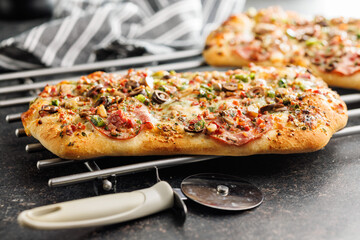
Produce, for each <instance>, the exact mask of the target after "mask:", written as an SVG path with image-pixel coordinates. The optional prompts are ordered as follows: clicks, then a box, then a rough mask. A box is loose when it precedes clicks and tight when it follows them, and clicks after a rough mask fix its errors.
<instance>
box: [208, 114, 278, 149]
mask: <svg viewBox="0 0 360 240" xmlns="http://www.w3.org/2000/svg"><path fill="white" fill-rule="evenodd" d="M242 118H244V116H242ZM255 123H256V125H253V123H252V121H251V119H250V118H246V119H243V121H241V124H239V125H238V126H237V127H230V128H229V126H228V125H227V124H226V123H225V122H224V121H221V120H219V119H218V120H217V121H213V122H209V124H215V125H216V126H217V130H216V131H215V132H212V133H210V134H209V135H210V137H211V138H213V139H216V140H218V141H220V142H223V143H226V144H231V145H236V146H241V145H244V144H246V143H248V142H251V141H253V140H255V139H257V138H259V137H261V136H262V135H263V134H265V133H266V132H268V131H269V130H270V129H271V127H272V118H271V117H269V116H261V117H258V118H257V119H256V121H255Z"/></svg>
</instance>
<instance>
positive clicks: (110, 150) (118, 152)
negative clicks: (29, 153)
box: [22, 97, 347, 159]
mask: <svg viewBox="0 0 360 240" xmlns="http://www.w3.org/2000/svg"><path fill="white" fill-rule="evenodd" d="M312 101H313V103H314V105H315V106H321V108H322V110H323V111H324V115H325V116H326V117H327V119H328V120H329V122H330V124H329V126H327V125H322V126H320V127H317V128H316V129H314V130H309V129H308V130H301V129H299V128H293V127H284V128H283V129H273V130H270V131H268V132H267V133H265V134H264V135H262V136H261V137H260V138H258V139H255V140H253V141H251V142H249V143H247V144H244V145H242V146H235V145H230V144H226V143H222V142H219V141H216V140H214V139H212V138H210V137H209V136H207V135H205V134H196V133H186V134H184V135H183V137H181V138H170V139H168V138H166V137H164V136H162V135H159V134H158V132H157V130H156V128H155V129H152V130H143V131H142V132H141V133H140V134H139V135H138V136H136V137H134V138H131V139H127V140H114V139H111V138H109V137H107V136H105V135H103V134H101V133H100V132H99V131H97V130H96V129H93V131H89V130H87V131H86V136H83V135H81V134H77V135H76V134H73V135H72V136H67V135H64V136H63V137H62V138H60V137H59V134H60V131H61V126H60V124H57V123H56V122H57V117H55V116H51V115H50V116H48V117H45V118H41V122H42V123H41V124H39V120H38V119H39V116H38V113H37V111H38V109H40V107H41V106H42V105H43V104H44V101H42V100H38V101H36V102H35V103H34V104H33V105H32V106H31V108H30V109H29V111H27V112H26V113H24V114H23V115H22V121H23V124H24V127H25V130H26V132H27V134H28V135H32V136H33V137H35V138H36V139H38V140H39V141H40V143H41V144H42V145H43V146H44V147H45V148H47V149H48V150H50V151H51V152H53V153H54V154H56V155H57V156H59V157H61V158H64V159H87V158H94V157H101V156H141V155H177V154H192V155H224V156H248V155H253V154H273V153H276V154H289V153H302V152H312V151H316V150H319V149H321V148H323V147H324V146H325V145H326V144H327V143H328V141H329V140H330V138H331V136H332V135H333V133H335V132H336V131H338V130H340V129H341V128H343V127H344V126H345V125H346V123H347V115H346V109H343V111H337V110H336V109H333V108H332V107H331V106H330V105H329V104H324V99H322V98H320V97H315V98H314V99H312ZM344 106H345V104H344ZM54 123H55V124H54Z"/></svg>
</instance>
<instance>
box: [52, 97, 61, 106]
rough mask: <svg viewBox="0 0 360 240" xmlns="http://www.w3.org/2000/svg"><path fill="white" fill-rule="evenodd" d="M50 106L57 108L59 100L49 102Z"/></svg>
mask: <svg viewBox="0 0 360 240" xmlns="http://www.w3.org/2000/svg"><path fill="white" fill-rule="evenodd" d="M51 105H53V106H59V100H57V99H54V100H52V101H51Z"/></svg>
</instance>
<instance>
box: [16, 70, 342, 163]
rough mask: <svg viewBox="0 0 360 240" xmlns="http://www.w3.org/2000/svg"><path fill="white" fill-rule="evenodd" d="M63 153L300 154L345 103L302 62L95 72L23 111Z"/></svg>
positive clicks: (326, 130)
mask: <svg viewBox="0 0 360 240" xmlns="http://www.w3.org/2000/svg"><path fill="white" fill-rule="evenodd" d="M22 122H23V125H24V127H25V131H26V133H27V134H28V135H32V136H34V137H35V138H36V139H38V140H39V141H40V142H41V143H42V144H43V145H44V146H45V147H46V148H47V149H48V150H50V151H51V152H53V153H54V154H55V155H57V156H59V157H62V158H66V159H87V158H93V157H99V156H130V155H131V156H134V155H174V154H201V155H230V156H245V155H252V154H268V153H280V154H282V153H301V152H310V151H315V150H318V149H320V148H322V147H324V146H325V145H326V144H327V142H328V141H329V139H330V138H331V136H332V134H333V133H334V132H336V131H338V130H339V129H341V128H343V127H344V126H345V125H346V122H347V109H346V105H345V103H344V102H343V101H342V100H341V99H340V97H339V96H338V94H337V93H335V92H334V91H332V90H331V89H329V88H328V86H327V84H326V83H324V82H323V81H322V80H321V79H320V78H317V77H314V76H313V75H312V74H311V73H309V71H307V70H306V69H305V68H302V67H294V66H292V67H284V68H273V67H260V66H256V65H250V66H249V67H248V68H244V69H237V70H229V71H227V72H218V71H212V72H185V73H176V72H174V71H169V72H168V71H158V72H150V71H135V70H133V69H130V70H129V71H128V72H127V73H126V74H110V73H104V72H95V73H93V74H90V75H88V76H83V77H81V78H80V79H79V80H78V81H74V82H70V81H63V82H61V83H59V84H57V85H55V86H47V87H45V89H44V90H43V91H42V93H40V94H39V96H38V97H37V98H36V99H35V100H34V101H33V102H32V103H31V105H30V109H29V110H28V111H26V112H25V113H23V114H22Z"/></svg>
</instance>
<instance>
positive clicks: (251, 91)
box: [248, 86, 265, 98]
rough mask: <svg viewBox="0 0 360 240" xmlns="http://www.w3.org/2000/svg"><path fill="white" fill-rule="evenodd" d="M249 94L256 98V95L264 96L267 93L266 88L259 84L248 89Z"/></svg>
mask: <svg viewBox="0 0 360 240" xmlns="http://www.w3.org/2000/svg"><path fill="white" fill-rule="evenodd" d="M248 94H249V96H250V97H252V98H254V97H262V96H264V95H265V90H264V88H262V87H260V86H257V87H252V88H250V89H249V90H248Z"/></svg>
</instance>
